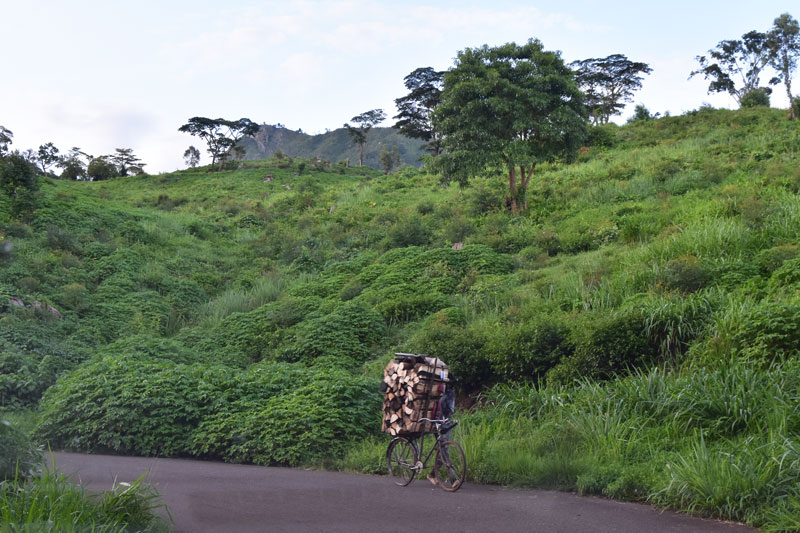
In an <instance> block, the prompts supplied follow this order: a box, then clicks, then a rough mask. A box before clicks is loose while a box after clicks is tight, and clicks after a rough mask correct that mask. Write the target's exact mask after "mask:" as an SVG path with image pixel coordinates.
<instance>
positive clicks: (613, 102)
mask: <svg viewBox="0 0 800 533" xmlns="http://www.w3.org/2000/svg"><path fill="white" fill-rule="evenodd" d="M570 67H572V68H573V69H575V79H576V81H577V82H578V85H579V86H580V88H581V90H582V91H583V94H584V97H585V104H586V107H587V108H588V109H589V113H590V115H591V116H592V123H593V124H595V125H597V124H608V120H609V119H610V118H611V117H612V116H614V115H619V114H620V113H622V110H623V108H624V107H625V102H632V101H633V98H632V96H633V93H634V91H636V90H637V89H641V88H642V80H643V79H644V75H645V74H650V73H651V72H652V71H653V69H651V68H650V66H649V65H648V64H647V63H641V62H635V61H631V60H629V59H628V58H627V57H626V56H625V55H623V54H613V55H610V56H608V57H604V58H590V59H583V60H580V61H573V62H572V63H570Z"/></svg>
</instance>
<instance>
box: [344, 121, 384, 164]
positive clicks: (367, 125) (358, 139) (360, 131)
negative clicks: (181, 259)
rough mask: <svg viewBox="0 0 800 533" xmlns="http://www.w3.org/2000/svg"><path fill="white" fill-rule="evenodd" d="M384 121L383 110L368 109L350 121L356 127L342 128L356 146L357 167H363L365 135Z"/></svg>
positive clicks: (365, 144) (346, 126)
mask: <svg viewBox="0 0 800 533" xmlns="http://www.w3.org/2000/svg"><path fill="white" fill-rule="evenodd" d="M384 120H386V113H385V112H384V110H383V109H370V110H369V111H364V112H363V113H361V114H360V115H356V116H354V117H353V118H351V119H350V122H355V123H356V124H357V126H351V125H350V124H347V123H345V125H344V128H345V129H346V130H347V133H349V134H350V138H351V139H352V140H353V142H354V143H355V144H356V145H358V149H359V155H358V166H360V167H363V166H364V148H365V147H366V146H367V133H369V130H371V129H372V128H373V127H374V126H376V125H378V124H380V123H381V122H383V121H384Z"/></svg>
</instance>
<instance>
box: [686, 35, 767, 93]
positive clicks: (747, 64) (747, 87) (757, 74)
mask: <svg viewBox="0 0 800 533" xmlns="http://www.w3.org/2000/svg"><path fill="white" fill-rule="evenodd" d="M772 54H773V50H772V48H771V47H770V43H769V40H768V39H767V34H766V33H762V32H758V31H750V32H747V33H745V34H744V35H742V38H741V39H730V40H725V41H720V42H719V43H718V44H717V46H716V47H715V48H712V49H711V50H709V51H708V56H697V58H696V59H697V62H698V63H700V68H699V69H697V70H695V71H693V72H692V73H691V74H690V75H689V78H692V77H693V76H696V75H698V74H702V75H703V77H704V78H705V79H707V80H711V83H709V84H708V92H709V93H721V92H726V93H728V94H730V95H731V96H733V98H734V99H735V100H736V103H738V104H739V105H742V99H743V98H744V97H745V96H746V95H747V94H748V93H750V92H752V91H755V90H758V89H761V90H762V91H765V92H767V94H769V92H771V89H769V88H767V87H759V84H760V83H761V72H762V71H763V70H764V67H766V66H767V65H768V64H769V63H770V61H771V58H772Z"/></svg>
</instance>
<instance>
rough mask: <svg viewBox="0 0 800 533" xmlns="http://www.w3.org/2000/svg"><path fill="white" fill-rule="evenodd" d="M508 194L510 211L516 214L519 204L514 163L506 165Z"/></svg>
mask: <svg viewBox="0 0 800 533" xmlns="http://www.w3.org/2000/svg"><path fill="white" fill-rule="evenodd" d="M508 195H509V197H510V199H511V212H512V213H514V214H516V213H517V212H518V211H519V206H518V205H517V172H516V169H515V168H514V165H508Z"/></svg>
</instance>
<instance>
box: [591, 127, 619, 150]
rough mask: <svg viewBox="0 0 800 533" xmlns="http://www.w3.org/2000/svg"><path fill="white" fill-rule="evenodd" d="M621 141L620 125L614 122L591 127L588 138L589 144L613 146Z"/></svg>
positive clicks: (602, 146) (603, 146)
mask: <svg viewBox="0 0 800 533" xmlns="http://www.w3.org/2000/svg"><path fill="white" fill-rule="evenodd" d="M618 143H619V126H617V125H616V124H613V123H609V124H601V125H598V126H593V127H591V128H589V136H588V137H587V139H586V144H587V146H597V147H601V148H613V147H614V146H616V145H617V144H618Z"/></svg>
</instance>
